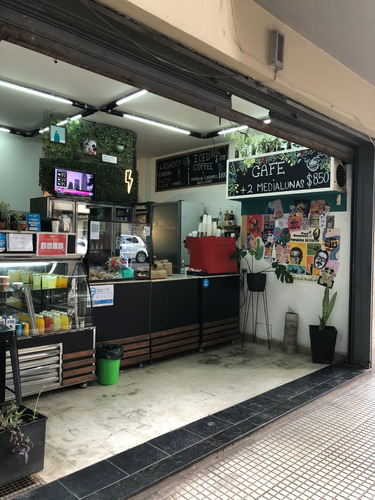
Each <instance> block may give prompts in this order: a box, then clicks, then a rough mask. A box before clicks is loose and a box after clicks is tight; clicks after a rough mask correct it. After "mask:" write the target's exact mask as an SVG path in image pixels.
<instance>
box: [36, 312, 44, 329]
mask: <svg viewBox="0 0 375 500" xmlns="http://www.w3.org/2000/svg"><path fill="white" fill-rule="evenodd" d="M35 320H36V327H37V330H38V333H40V334H43V333H44V318H43V314H36V315H35Z"/></svg>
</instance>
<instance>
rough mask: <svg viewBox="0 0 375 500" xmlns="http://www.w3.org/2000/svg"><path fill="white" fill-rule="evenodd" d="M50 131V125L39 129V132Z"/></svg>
mask: <svg viewBox="0 0 375 500" xmlns="http://www.w3.org/2000/svg"><path fill="white" fill-rule="evenodd" d="M48 131H49V127H44V128H41V129H40V130H39V134H44V132H48Z"/></svg>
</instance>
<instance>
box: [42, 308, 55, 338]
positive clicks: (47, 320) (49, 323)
mask: <svg viewBox="0 0 375 500" xmlns="http://www.w3.org/2000/svg"><path fill="white" fill-rule="evenodd" d="M43 319H44V332H45V333H50V332H53V318H52V314H51V313H49V312H48V313H45V314H44V315H43Z"/></svg>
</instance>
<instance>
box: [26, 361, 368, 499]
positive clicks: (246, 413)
mask: <svg viewBox="0 0 375 500" xmlns="http://www.w3.org/2000/svg"><path fill="white" fill-rule="evenodd" d="M365 373H367V371H366V370H358V369H355V368H351V367H349V366H341V365H331V366H327V367H326V368H323V369H322V370H319V371H317V372H314V373H312V374H310V375H307V376H305V377H302V378H300V379H297V380H295V381H293V382H290V383H288V384H285V385H283V386H281V387H278V388H276V389H273V390H271V391H268V392H266V393H264V394H262V395H260V396H256V397H254V398H252V399H249V400H247V401H243V402H242V403H240V404H238V405H235V406H232V407H231V408H228V409H226V410H223V411H220V412H218V413H215V414H214V415H211V416H210V417H206V418H203V419H200V420H198V421H196V422H193V423H191V424H188V425H186V426H184V427H182V428H180V429H177V430H175V431H172V432H170V433H167V434H164V435H162V436H160V437H158V438H155V439H152V440H151V441H149V442H147V443H144V444H141V445H139V446H136V447H135V448H132V449H129V450H127V451H124V452H123V453H120V454H118V455H116V456H114V457H111V458H109V459H108V460H103V461H102V462H99V463H97V464H95V465H92V466H90V467H86V468H85V469H82V470H80V471H78V472H75V473H73V474H70V475H68V476H65V477H63V478H61V479H59V480H58V481H54V482H52V483H49V484H47V485H45V486H42V487H40V488H37V489H36V490H33V491H31V492H29V493H26V494H23V495H22V497H18V500H21V498H22V500H27V499H35V500H36V499H37V500H44V499H46V500H49V499H51V498H54V500H60V499H64V500H65V499H66V500H77V499H83V498H84V499H87V500H94V499H109V500H120V499H121V500H125V499H128V498H132V497H133V496H134V495H136V494H138V493H141V492H142V491H145V490H147V489H149V488H152V487H154V486H155V485H157V484H158V483H160V482H161V481H163V480H165V479H168V478H171V477H173V475H174V474H176V473H178V472H181V471H183V470H185V469H187V468H188V467H189V466H191V465H193V464H196V463H198V462H199V461H200V460H202V459H204V458H207V457H209V456H212V455H215V453H216V454H218V453H220V452H222V450H223V449H225V448H227V447H228V446H229V445H232V444H234V443H236V442H239V441H241V440H243V439H244V438H246V437H248V436H250V435H253V436H256V434H254V432H255V431H257V430H259V429H260V428H261V427H263V426H265V425H266V424H268V423H271V422H274V421H275V420H276V419H278V418H279V417H282V416H284V415H286V414H287V413H289V412H290V411H292V410H294V409H297V408H300V407H301V406H303V405H305V404H307V403H309V402H311V401H312V400H314V399H316V398H318V397H319V396H321V395H323V394H326V393H328V392H330V391H332V390H333V389H335V388H337V387H340V386H342V385H344V384H346V383H347V382H348V381H351V380H353V379H355V378H357V377H360V376H362V375H364V374H365ZM374 413H375V412H374ZM330 418H332V416H331V417H330ZM374 419H375V416H374ZM308 420H309V419H308ZM354 420H355V417H354ZM317 421H319V422H320V425H322V427H323V432H324V436H325V438H324V439H325V440H327V439H328V438H329V437H330V433H329V432H328V427H327V425H326V424H327V422H325V420H324V419H317ZM350 425H351V422H349V421H348V422H346V430H347V429H348V428H349V427H350ZM307 429H308V428H307ZM331 432H332V430H331ZM309 435H310V439H312V443H314V436H313V435H312V433H311V432H310V431H309ZM334 435H335V433H334V432H333V436H334ZM291 436H293V434H289V439H290V440H291ZM270 439H272V438H270ZM293 439H294V436H293ZM296 440H298V434H297V435H296ZM290 442H291V443H293V440H291V441H290ZM250 450H251V446H250ZM292 450H293V446H292ZM227 453H229V452H227ZM281 453H282V452H281ZM261 456H262V453H260V457H261ZM265 458H266V457H265ZM269 459H270V460H271V462H272V463H276V462H280V459H279V460H275V456H274V455H273V454H271V456H270V457H269V458H267V460H269ZM261 462H262V461H260V465H259V466H258V468H259V471H258V473H257V474H258V476H261V475H262V474H260V473H261V472H262V463H261ZM281 462H282V461H281ZM225 463H226V459H224V461H223V464H224V465H223V466H224V467H225ZM297 464H298V460H296V461H295V462H294V463H293V464H292V468H291V470H290V471H289V470H288V467H286V468H285V470H284V475H285V476H286V477H288V476H289V475H290V474H291V472H292V470H295V469H296V467H297ZM265 465H266V464H265ZM234 468H235V469H237V472H236V474H237V475H239V476H242V471H241V470H240V471H238V466H234ZM252 468H253V465H252V467H251V470H252ZM240 469H241V467H240ZM272 474H273V473H272V472H271V475H272ZM306 474H307V475H308V471H307V472H306ZM259 481H261V482H262V484H264V481H263V480H262V478H261V477H260V479H259ZM240 482H241V480H240V478H239V483H240ZM224 483H225V480H224ZM224 483H223V484H224ZM214 484H215V482H214ZM220 484H222V481H221V479H220ZM207 486H208V484H206V482H205V481H203V493H202V492H201V493H200V496H194V495H193V496H185V494H186V492H181V493H178V492H176V493H171V495H172V496H169V497H166V496H155V497H154V498H161V499H164V498H171V499H172V498H173V499H177V498H178V499H180V498H183V499H185V498H186V499H192V500H193V499H194V500H195V499H196V498H202V499H203V498H218V499H219V498H220V500H224V498H225V496H223V495H222V494H221V493H220V494H219V493H218V495H219V496H204V495H205V494H204V488H207ZM176 491H177V490H176ZM231 491H232V487H231V486H228V493H226V495H227V498H228V499H230V498H232V499H235V498H239V499H240V498H264V499H270V500H271V499H273V498H280V499H284V498H293V497H288V496H274V497H272V496H263V497H262V496H259V491H258V489H257V491H258V493H256V492H254V495H258V496H246V495H248V493H246V492H245V493H243V494H242V496H229V495H230V494H231ZM262 491H263V490H261V491H260V493H261V492H262ZM232 493H233V492H232ZM189 494H190V493H189ZM189 494H188V495H189ZM239 494H240V493H239ZM145 495H146V496H144V497H143V498H151V497H150V496H147V495H148V493H147V492H146V493H145ZM150 495H151V492H150ZM156 495H158V494H156ZM173 495H175V496H173ZM243 495H245V496H243ZM295 498H325V497H324V496H317V497H312V496H310V497H301V496H300V497H295ZM328 498H336V497H328ZM337 498H340V497H337ZM343 498H344V497H343ZM345 498H349V497H345ZM352 498H356V497H352ZM357 498H361V497H357ZM364 498H366V497H364ZM373 498H374V497H373Z"/></svg>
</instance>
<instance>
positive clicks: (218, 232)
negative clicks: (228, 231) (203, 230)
mask: <svg viewBox="0 0 375 500" xmlns="http://www.w3.org/2000/svg"><path fill="white" fill-rule="evenodd" d="M222 233H223V231H222V230H221V229H216V236H217V237H220V236H221V235H222Z"/></svg>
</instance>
